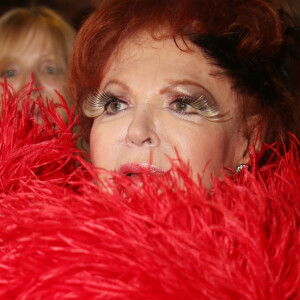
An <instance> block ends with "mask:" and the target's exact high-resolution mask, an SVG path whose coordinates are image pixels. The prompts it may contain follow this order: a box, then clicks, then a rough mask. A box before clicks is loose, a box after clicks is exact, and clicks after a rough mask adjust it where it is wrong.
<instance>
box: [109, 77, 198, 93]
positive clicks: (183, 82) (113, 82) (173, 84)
mask: <svg viewBox="0 0 300 300" xmlns="http://www.w3.org/2000/svg"><path fill="white" fill-rule="evenodd" d="M110 85H118V86H121V87H122V88H123V89H125V90H126V91H127V92H130V91H131V89H130V87H129V86H128V85H127V84H126V83H124V82H122V81H119V80H117V79H112V80H110V81H109V82H108V83H107V84H106V85H105V86H104V90H105V89H106V88H107V87H108V86H110ZM179 85H193V86H196V87H198V88H202V89H204V87H203V86H202V85H201V84H199V83H197V82H195V81H192V80H175V81H172V82H171V83H169V84H168V86H166V87H164V88H162V89H161V90H160V91H159V93H160V94H164V93H166V92H169V91H171V90H172V89H174V88H175V87H177V86H179Z"/></svg>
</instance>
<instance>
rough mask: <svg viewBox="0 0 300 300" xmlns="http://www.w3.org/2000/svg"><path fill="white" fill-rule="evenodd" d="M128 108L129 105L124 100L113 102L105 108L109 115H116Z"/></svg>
mask: <svg viewBox="0 0 300 300" xmlns="http://www.w3.org/2000/svg"><path fill="white" fill-rule="evenodd" d="M127 107H128V104H127V103H126V102H124V101H122V100H119V99H118V100H117V99H116V100H112V101H110V102H108V103H107V104H106V106H105V110H106V112H107V114H108V115H114V114H116V113H118V112H120V111H122V110H124V109H126V108H127Z"/></svg>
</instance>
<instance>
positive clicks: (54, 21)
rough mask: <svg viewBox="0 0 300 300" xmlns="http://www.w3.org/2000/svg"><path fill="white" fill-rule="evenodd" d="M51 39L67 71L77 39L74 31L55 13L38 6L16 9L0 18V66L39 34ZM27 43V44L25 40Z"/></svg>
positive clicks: (57, 56)
mask: <svg viewBox="0 0 300 300" xmlns="http://www.w3.org/2000/svg"><path fill="white" fill-rule="evenodd" d="M41 30H42V31H44V32H45V33H46V34H47V33H48V34H49V35H50V38H51V40H52V41H53V43H54V45H55V47H54V51H55V56H56V58H58V59H59V60H61V62H62V63H63V66H64V67H65V68H67V66H68V64H69V61H70V58H71V53H72V48H73V42H74V39H75V29H74V28H73V27H72V26H71V25H69V24H68V23H67V22H66V21H65V20H64V19H63V18H62V17H60V16H59V15H58V14H57V13H56V12H54V11H53V10H51V9H49V8H46V7H42V6H38V7H32V8H16V9H12V10H10V11H8V12H7V13H5V14H4V15H2V16H1V18H0V45H1V47H0V62H2V63H3V59H5V57H6V56H7V55H8V54H9V53H10V52H11V51H13V49H16V48H17V47H18V45H20V44H21V43H22V44H23V43H24V42H27V43H30V41H31V39H32V37H34V35H35V33H36V32H38V31H41ZM24 39H25V40H24Z"/></svg>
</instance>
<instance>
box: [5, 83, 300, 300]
mask: <svg viewBox="0 0 300 300" xmlns="http://www.w3.org/2000/svg"><path fill="white" fill-rule="evenodd" d="M31 88H32V86H30V85H29V86H28V87H27V92H26V89H25V90H23V91H22V92H21V93H19V94H17V95H13V96H11V95H10V93H8V92H7V88H6V86H5V85H4V86H3V89H4V91H3V94H4V96H3V97H4V99H3V100H2V102H3V108H2V118H1V120H0V122H1V124H0V157H1V165H0V178H1V179H0V232H1V233H0V299H22V300H23V299H31V300H35V299H44V300H45V299H172V300H173V299H280V300H283V299H300V291H299V286H300V251H299V249H300V247H299V245H300V231H299V223H300V222H299V221H300V201H299V198H300V197H299V196H300V192H299V187H300V164H299V144H298V142H297V140H296V139H295V138H292V137H291V143H292V148H291V150H290V151H288V152H286V154H285V155H284V157H281V156H280V155H278V154H277V153H276V145H275V146H274V147H273V148H274V156H276V157H277V158H276V159H275V160H274V159H273V162H272V163H268V164H267V165H266V166H264V167H263V168H261V169H259V168H258V167H256V164H255V162H256V160H257V159H256V157H255V156H253V157H252V165H253V167H252V170H251V172H248V171H243V172H242V174H241V175H239V176H231V177H230V176H228V177H226V178H225V179H223V180H221V181H219V180H217V179H214V185H213V186H214V188H213V190H212V191H207V190H206V189H205V188H203V187H201V185H200V186H199V185H197V184H196V183H194V182H193V181H192V180H191V179H190V177H189V176H188V174H189V172H188V169H187V167H186V166H184V164H182V163H181V164H180V166H179V167H178V166H176V165H174V167H173V169H172V171H171V172H170V173H168V174H167V175H166V176H165V177H163V178H162V177H154V178H148V177H145V178H143V185H142V187H137V186H135V185H133V184H131V181H130V180H128V179H127V178H124V177H118V176H117V175H114V174H112V175H113V176H114V177H115V179H114V185H112V186H111V187H110V188H109V189H108V188H101V187H99V186H98V185H97V184H95V182H94V181H95V180H94V179H93V178H95V176H96V173H97V171H96V170H95V169H94V168H93V167H92V166H91V165H90V164H89V163H87V162H85V160H83V159H82V158H81V156H80V153H79V152H80V151H79V150H77V149H76V147H75V137H74V135H73V133H72V127H73V126H74V122H73V123H72V121H71V120H72V112H71V111H69V121H70V124H71V125H69V126H67V125H65V123H64V122H63V120H62V119H61V118H60V116H59V115H58V114H57V113H55V110H54V109H53V107H52V106H53V105H51V104H49V107H45V106H43V104H41V103H38V104H30V101H28V100H24V101H23V103H22V107H21V108H20V107H19V109H16V107H17V102H18V101H19V100H20V99H22V98H23V99H24V98H30V91H31ZM36 106H38V107H39V109H40V110H41V116H42V119H43V123H42V124H41V123H40V124H38V123H36V122H35V121H34V117H33V115H34V111H35V110H36V108H35V107H36Z"/></svg>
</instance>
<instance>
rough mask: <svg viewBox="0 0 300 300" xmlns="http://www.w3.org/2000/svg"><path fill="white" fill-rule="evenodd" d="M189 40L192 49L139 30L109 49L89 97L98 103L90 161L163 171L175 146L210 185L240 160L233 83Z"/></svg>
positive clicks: (129, 170) (242, 141)
mask: <svg viewBox="0 0 300 300" xmlns="http://www.w3.org/2000/svg"><path fill="white" fill-rule="evenodd" d="M187 44H188V46H189V47H190V48H191V49H192V50H193V51H181V50H180V49H179V48H178V47H177V46H176V45H175V44H174V41H173V40H172V39H165V40H160V41H155V40H153V39H152V38H151V37H149V36H146V35H143V36H139V37H138V38H136V39H132V40H129V41H127V42H126V43H124V44H123V45H122V46H121V47H120V48H119V50H118V51H117V52H115V53H114V54H113V55H112V57H111V59H110V61H109V62H108V65H107V68H106V70H105V73H104V77H103V80H102V81H101V83H100V85H99V94H98V95H97V96H96V97H94V99H93V101H92V102H93V103H95V101H96V102H97V105H98V109H99V116H98V117H95V118H94V122H93V126H92V129H91V134H90V150H91V160H92V163H93V164H94V165H95V166H97V167H100V168H104V169H107V170H113V171H117V172H120V173H121V174H123V175H136V174H137V173H139V172H140V171H141V170H145V169H147V171H148V172H149V175H155V174H162V173H163V172H165V171H168V170H169V169H170V167H171V162H170V158H172V159H173V158H174V159H176V158H177V155H176V152H177V153H178V154H179V157H180V158H181V159H182V160H183V161H184V162H186V163H189V165H190V166H191V168H192V171H193V173H192V174H193V177H194V179H196V178H197V174H200V176H201V177H202V179H203V183H204V184H205V185H206V186H207V187H209V186H210V176H211V174H216V175H217V176H222V174H223V172H224V169H223V168H224V167H229V168H235V167H236V166H237V165H238V164H240V163H243V162H245V160H246V157H245V155H244V153H245V152H246V149H247V145H248V141H247V139H246V138H245V137H244V134H243V121H242V119H241V113H240V106H239V101H238V99H237V96H236V95H235V93H234V92H233V90H232V88H231V84H230V81H229V80H228V79H226V78H224V77H222V78H221V77H220V76H217V75H214V74H215V73H216V71H217V69H216V67H214V66H213V65H212V64H211V63H209V62H208V60H207V59H206V58H205V56H204V55H203V53H202V51H201V50H199V49H198V48H196V47H195V46H193V45H192V44H191V43H188V42H187ZM181 46H182V47H183V45H181ZM88 109H89V105H88V102H87V110H88ZM149 163H150V165H149Z"/></svg>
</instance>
